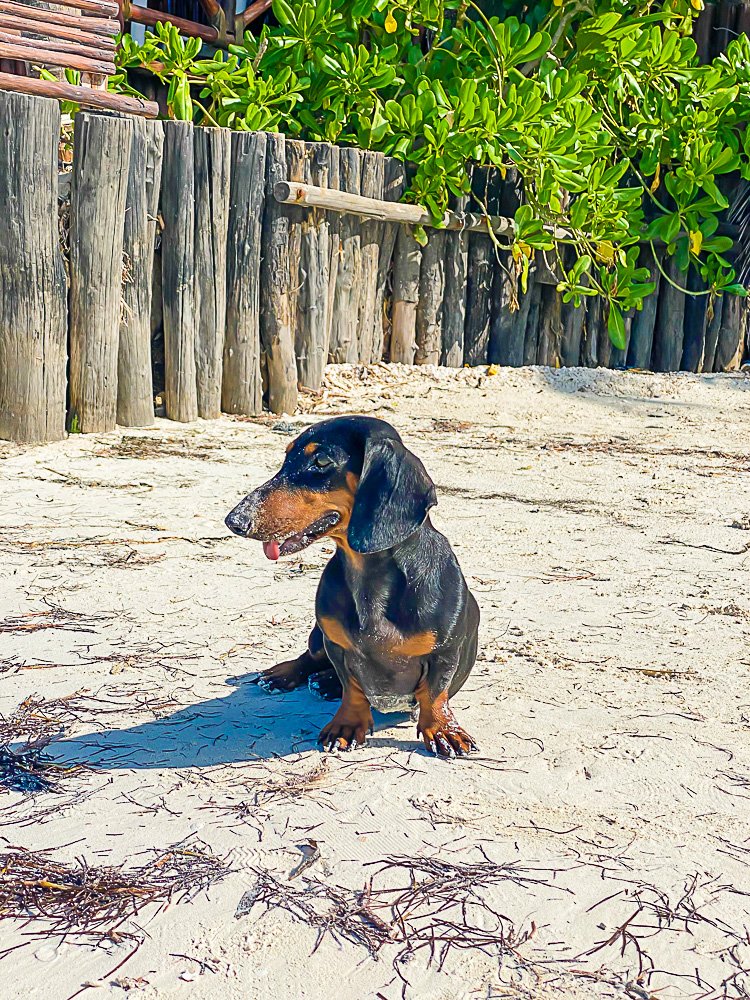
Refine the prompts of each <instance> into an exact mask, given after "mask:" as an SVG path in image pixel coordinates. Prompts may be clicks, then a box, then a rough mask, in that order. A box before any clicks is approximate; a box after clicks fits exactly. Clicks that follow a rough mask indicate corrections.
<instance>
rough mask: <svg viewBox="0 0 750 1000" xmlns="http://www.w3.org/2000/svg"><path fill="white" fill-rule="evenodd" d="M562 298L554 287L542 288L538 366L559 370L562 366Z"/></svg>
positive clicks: (546, 286)
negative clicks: (547, 366)
mask: <svg viewBox="0 0 750 1000" xmlns="http://www.w3.org/2000/svg"><path fill="white" fill-rule="evenodd" d="M562 304H563V303H562V296H561V295H560V294H559V292H558V291H557V289H556V288H555V286H554V285H543V286H542V298H541V303H540V307H539V343H538V345H537V355H536V360H537V364H539V365H549V367H550V368H559V367H560V365H561V364H562V361H561V360H560V354H561V350H562V337H563V323H562Z"/></svg>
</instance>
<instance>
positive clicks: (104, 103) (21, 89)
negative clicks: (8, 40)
mask: <svg viewBox="0 0 750 1000" xmlns="http://www.w3.org/2000/svg"><path fill="white" fill-rule="evenodd" d="M0 90H4V91H10V92H13V93H17V94H29V95H31V96H34V97H52V98H54V99H55V100H58V101H73V103H74V104H80V105H81V106H82V107H85V108H98V109H100V110H103V111H122V112H125V113H128V114H133V115H144V116H146V117H147V118H155V117H156V116H157V115H158V114H159V106H158V104H155V103H154V102H153V101H142V100H140V98H137V97H126V96H125V95H124V94H110V93H109V92H108V91H106V90H92V89H91V88H90V87H78V86H76V85H74V84H71V83H59V82H58V81H56V80H37V79H36V78H35V77H32V76H14V75H12V74H11V73H0Z"/></svg>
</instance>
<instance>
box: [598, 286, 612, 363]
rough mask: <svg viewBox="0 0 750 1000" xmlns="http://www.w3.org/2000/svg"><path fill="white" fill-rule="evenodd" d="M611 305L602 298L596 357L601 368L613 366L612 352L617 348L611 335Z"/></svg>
mask: <svg viewBox="0 0 750 1000" xmlns="http://www.w3.org/2000/svg"><path fill="white" fill-rule="evenodd" d="M608 321H609V305H608V303H606V302H605V301H604V300H603V299H602V303H601V319H600V321H599V324H598V329H597V339H598V343H597V347H596V357H597V363H598V366H599V367H600V368H611V367H612V364H611V362H612V352H613V350H614V349H615V348H614V345H613V344H612V341H611V339H610V336H609V326H608Z"/></svg>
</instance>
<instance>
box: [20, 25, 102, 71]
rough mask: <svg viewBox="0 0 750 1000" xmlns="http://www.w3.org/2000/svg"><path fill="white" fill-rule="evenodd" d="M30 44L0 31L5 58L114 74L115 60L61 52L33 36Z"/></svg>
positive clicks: (29, 40)
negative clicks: (35, 39)
mask: <svg viewBox="0 0 750 1000" xmlns="http://www.w3.org/2000/svg"><path fill="white" fill-rule="evenodd" d="M27 41H28V44H25V45H21V44H20V40H19V39H18V38H16V36H15V35H5V34H3V32H1V31H0V57H2V58H3V59H20V60H21V61H22V62H30V63H32V64H33V65H42V66H64V67H66V68H68V69H80V70H82V71H83V72H85V73H102V74H103V75H104V76H114V73H115V64H114V62H104V61H102V60H100V59H89V58H88V57H87V56H82V55H78V54H77V53H76V54H73V53H70V52H60V51H55V50H54V49H48V48H43V47H42V46H41V45H40V44H39V43H38V42H34V40H33V38H29V39H28V40H27Z"/></svg>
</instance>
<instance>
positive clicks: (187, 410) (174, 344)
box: [161, 122, 198, 423]
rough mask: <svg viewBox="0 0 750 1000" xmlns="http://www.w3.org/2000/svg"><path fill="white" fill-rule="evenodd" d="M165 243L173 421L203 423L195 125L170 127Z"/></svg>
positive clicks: (167, 375)
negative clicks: (200, 411) (200, 410)
mask: <svg viewBox="0 0 750 1000" xmlns="http://www.w3.org/2000/svg"><path fill="white" fill-rule="evenodd" d="M161 214H162V218H163V220H164V232H163V235H162V241H161V266H162V308H163V314H164V382H165V386H164V390H165V391H164V396H165V403H166V410H167V416H168V417H169V419H170V420H180V421H182V422H183V423H185V422H187V421H190V420H197V418H198V387H197V379H196V370H195V354H196V350H195V347H196V329H197V325H198V324H197V318H196V311H195V153H194V147H193V126H192V124H191V123H190V122H165V123H164V167H163V169H162V185H161Z"/></svg>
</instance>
